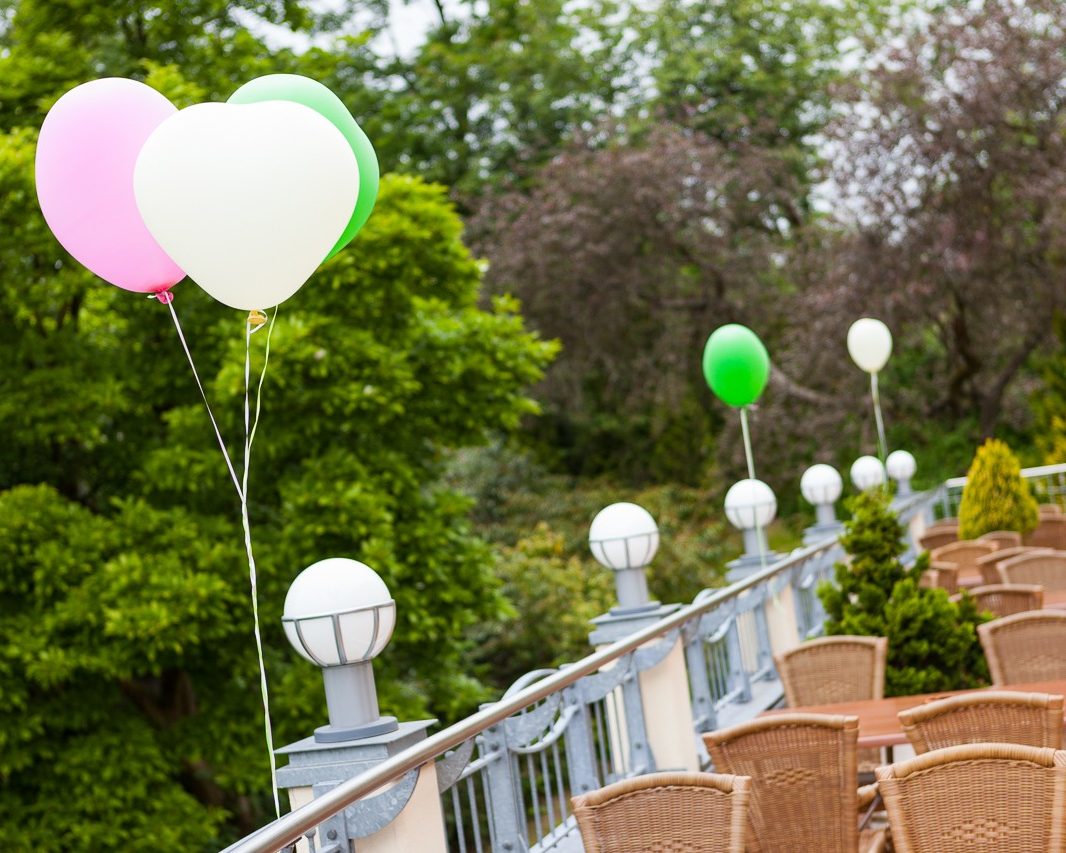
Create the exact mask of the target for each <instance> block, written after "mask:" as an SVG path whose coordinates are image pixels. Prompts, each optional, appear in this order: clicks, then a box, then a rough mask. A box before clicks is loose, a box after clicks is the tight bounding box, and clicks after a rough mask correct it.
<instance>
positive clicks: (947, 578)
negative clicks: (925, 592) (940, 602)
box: [919, 563, 959, 595]
mask: <svg viewBox="0 0 1066 853" xmlns="http://www.w3.org/2000/svg"><path fill="white" fill-rule="evenodd" d="M919 585H920V586H925V587H934V588H936V589H945V590H947V593H948V595H954V594H955V593H956V592H958V591H959V567H958V566H956V565H955V564H954V563H933V564H931V565H930V567H929V568H928V569H927V570H926V571H924V572H922V577H921V580H920V581H919Z"/></svg>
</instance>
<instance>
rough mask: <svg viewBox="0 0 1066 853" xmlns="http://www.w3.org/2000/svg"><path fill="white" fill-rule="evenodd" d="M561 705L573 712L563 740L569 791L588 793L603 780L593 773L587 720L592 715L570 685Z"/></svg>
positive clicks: (593, 752) (593, 747) (593, 748)
mask: <svg viewBox="0 0 1066 853" xmlns="http://www.w3.org/2000/svg"><path fill="white" fill-rule="evenodd" d="M563 703H564V705H565V706H566V707H569V708H572V709H573V711H574V718H573V719H572V720H571V721H570V725H569V726H568V727H567V729H566V735H565V737H564V739H563V746H564V749H565V750H566V772H567V774H568V776H569V777H570V792H571V793H572V794H587V793H588V792H589V791H595V790H596V789H597V788H599V787H600V785H601V782H600V779H601V778H602V777H601V776H600V775H599V774H598V773H597V772H596V745H595V743H594V740H595V738H594V736H593V733H592V720H591V719H590V717H591V716H592V715H591V714H590V713H589V709H588V705H586V704H585V703H584V702H582V701H581V698H580V696H579V695H578V690H577V687H575V686H573V685H571V686H570V687H567V688H565V689H564V690H563Z"/></svg>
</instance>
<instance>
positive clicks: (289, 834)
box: [223, 492, 932, 853]
mask: <svg viewBox="0 0 1066 853" xmlns="http://www.w3.org/2000/svg"><path fill="white" fill-rule="evenodd" d="M931 494H932V493H927V492H919V493H916V494H914V495H913V496H910V497H909V498H908V499H907V500H904V501H902V502H901V503H900V504H899V505H897V506H896V510H897V512H899V513H900V514H901V515H902V513H903V512H904V511H906V510H909V509H912V508H914V507H915V506H918V505H920V504H923V503H925V502H926V501H927V500H928V499H929V497H930V495H931ZM836 544H837V542H836V540H835V539H827V540H825V541H823V542H818V543H816V544H814V545H808V546H806V547H803V548H798V549H796V550H795V551H793V552H792V553H791V554H789V555H787V556H786V557H784V558H783V559H781V560H778V561H777V562H775V563H771V564H770V565H768V566H767V567H766V568H764V569H761V570H760V571H757V572H755V573H754V574H752V575H750V576H749V577H746V578H744V579H742V580H739V581H737V582H736V583H733V584H730V585H729V586H727V587H721V588H720V589H715V590H711V591H710V592H709V594H707V593H708V590H703V591H701V593H700V594H699V595H697V596H696V600H695V601H694V602H693V603H692V604H689V605H687V606H685V607H682V608H681V609H680V610H676V611H674V612H673V613H671V614H669V615H668V616H665V617H664V618H662V619H661V620H659V621H658V622H656V623H655V624H654V625H650V626H648V627H647V628H645V629H643V630H641V631H637V632H636V633H634V634H631V635H630V636H628V637H625V638H623V639H621V640H618V641H617V642H615V643H612V644H611V645H609V646H606V647H604V648H602V649H600V650H599V651H597V652H594V653H592V654H591V655H589V656H588V657H585V658H582V659H581V660H579V661H576V662H574V663H572V664H568V665H567V666H565V667H563V668H561V669H559V670H558V671H556V672H554V673H552V674H550V675H548V676H546V677H544V678H541V679H539V680H537V681H534V682H533V683H532V684H530V685H528V686H526V687H524V688H522V689H521V690H518V691H517V692H515V693H513V694H512V695H511V696H505V697H504V698H502V699H500V700H499V701H498V702H494V703H492V704H490V705H486V706H484V707H483V708H482V709H481V710H480V711H477V712H476V713H474V714H471V715H470V716H469V717H467V718H466V719H463V720H460V721H459V722H457V723H454V724H453V725H451V726H448V727H447V728H445V729H442V730H441V731H439V732H437V733H436V734H433V735H430V736H429V737H427V738H426V739H425V740H423V741H421V742H420V743H417V744H415V745H413V746H411V747H409V748H407V749H405V750H403V751H402V752H399V753H397V754H396V755H394V756H392V757H391V758H388V759H386V760H385V761H383V762H381V763H380V764H378V765H377V766H375V767H373V768H371V769H370V770H367V771H366V772H364V773H361V774H359V775H358V776H354V777H352V778H351V779H348V780H346V781H345V782H342V783H341V784H340V785H338V786H337V787H335V788H333V789H332V790H330V791H328V792H327V793H325V794H322V795H321V796H319V797H316V798H315V799H313V800H312V801H311V802H309V803H307V804H306V805H304V806H301V807H300V808H298V809H296V810H295V811H292V812H289V813H288V814H286V815H283V816H282V817H281V818H279V819H278V820H275V821H274V822H273V823H270V824H268V825H267V826H264V827H263V828H262V829H260V830H259V831H258V832H255V833H253V834H252V835H250V836H248V837H247V838H244V839H242V840H240V841H238V842H236V843H235V844H232V845H230V846H229V847H227V848H226V849H225V850H224V851H223V853H276V851H277V850H279V849H281V848H283V847H285V846H286V845H288V844H292V843H293V842H295V841H296V840H298V839H299V838H301V837H302V836H304V835H305V834H306V833H307V832H309V831H311V830H312V829H314V828H315V827H316V826H318V825H319V824H320V823H322V822H323V821H325V820H328V819H329V818H330V817H332V816H333V815H334V814H336V813H337V812H339V811H341V810H342V809H344V808H347V807H348V806H350V805H351V804H352V803H354V802H356V801H357V800H359V799H361V798H363V797H365V796H366V795H367V794H370V793H373V792H374V791H376V790H377V789H378V788H381V787H382V786H384V785H387V784H388V783H390V782H392V781H393V780H395V779H397V778H399V777H401V776H403V775H404V774H405V773H407V772H409V771H411V770H414V769H415V768H418V767H421V766H422V765H423V764H426V763H427V762H430V761H433V760H434V759H435V758H436V757H437V756H439V755H442V754H443V753H445V752H447V751H448V750H450V749H454V748H455V747H457V746H459V745H460V744H461V743H463V742H464V741H466V740H468V739H469V738H471V737H473V736H474V735H477V734H480V733H481V732H483V731H485V730H486V729H488V728H490V727H492V726H494V725H496V724H497V723H500V722H503V721H504V720H506V719H507V718H508V717H510V716H512V715H514V714H517V713H518V712H519V711H522V710H523V709H525V708H527V707H528V706H529V705H532V704H533V703H535V702H539V701H540V700H541V699H544V698H546V697H547V696H550V695H552V694H553V693H557V692H558V691H560V690H562V689H563V688H566V687H569V686H570V685H572V684H574V683H576V682H577V681H578V680H580V679H581V678H584V677H585V676H586V675H590V674H592V673H594V672H597V671H598V670H600V669H602V668H603V667H604V666H606V665H607V664H610V663H612V662H614V661H617V660H618V659H619V658H621V657H622V656H623V655H626V654H628V653H629V652H632V651H634V650H635V649H638V648H640V647H641V646H643V645H644V644H646V643H648V642H650V641H652V640H655V639H657V638H658V637H661V636H662V635H663V634H666V633H669V632H670V631H673V630H675V629H679V628H681V627H682V626H683V625H684V624H685V623H686V622H689V621H690V620H692V619H697V618H699V617H700V616H703V615H704V614H705V613H707V612H708V611H710V610H713V609H714V608H715V607H717V606H718V605H720V604H722V603H723V602H725V601H729V600H730V599H733V598H736V597H737V596H739V595H741V594H742V593H744V592H747V591H748V590H749V589H752V588H754V587H757V586H759V585H760V584H762V583H763V582H764V581H766V580H768V579H770V578H772V577H774V576H775V575H777V574H779V573H780V572H783V571H786V570H788V569H791V568H792V567H793V566H794V565H796V564H798V563H802V562H804V561H805V560H807V559H809V558H810V557H812V556H814V555H815V554H820V553H822V552H824V551H826V550H828V549H830V548H833V547H835V546H836Z"/></svg>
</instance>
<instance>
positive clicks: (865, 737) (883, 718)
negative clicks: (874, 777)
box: [759, 679, 1066, 747]
mask: <svg viewBox="0 0 1066 853" xmlns="http://www.w3.org/2000/svg"><path fill="white" fill-rule="evenodd" d="M985 690H1017V691H1020V692H1022V693H1055V694H1058V695H1060V696H1066V679H1062V680H1060V681H1040V682H1036V683H1034V684H1012V685H1009V686H1007V687H982V688H979V689H977V690H955V691H950V692H945V693H927V694H921V695H918V696H894V697H892V698H891V699H867V700H865V701H862V702H841V703H839V704H836V705H807V706H804V707H802V708H775V709H774V710H772V711H764V712H763V713H762V714H760V715H759V716H760V717H766V716H772V715H777V714H844V715H846V716H856V717H858V718H859V746H860V747H879V746H898V745H899V744H903V743H906V742H907V737H906V735H904V734H903V727H902V726H901V725H900V722H899V717H898V716H897V714H899V712H900V711H905V710H906V709H907V708H913V707H915V706H916V705H923V704H925V703H926V702H931V701H933V700H934V699H943V698H945V697H947V696H961V695H963V694H966V693H981V692H983V691H985Z"/></svg>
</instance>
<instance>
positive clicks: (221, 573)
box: [0, 132, 556, 850]
mask: <svg viewBox="0 0 1066 853" xmlns="http://www.w3.org/2000/svg"><path fill="white" fill-rule="evenodd" d="M32 146H33V137H32V135H31V134H29V133H25V132H16V133H12V134H8V135H6V136H2V137H0V188H2V189H4V190H6V191H5V192H4V194H3V197H2V199H0V205H2V206H3V207H2V211H3V213H5V214H7V215H8V216H9V218H10V221H12V222H13V223H19V226H18V227H19V229H20V230H19V233H18V235H17V236H18V238H19V243H13V242H11V241H3V243H2V244H0V269H2V270H3V271H4V272H5V274H4V276H3V279H2V280H3V281H4V286H3V287H0V307H2V308H3V310H5V312H6V315H7V316H8V317H10V318H11V323H10V324H9V327H8V328H9V331H8V334H6V335H5V336H4V337H3V339H2V340H0V355H2V356H3V359H4V360H3V364H5V366H6V368H5V370H3V371H0V422H2V423H3V427H4V432H5V435H8V436H9V439H8V440H7V441H6V442H5V445H4V448H3V449H2V450H0V540H2V541H0V556H2V558H3V564H4V567H3V568H2V569H0V589H3V592H4V595H3V597H2V598H0V608H2V615H3V618H2V619H0V649H2V650H3V651H2V653H0V668H2V673H0V677H2V679H3V682H4V689H3V691H0V730H2V732H3V735H2V740H0V745H2V746H3V750H2V751H3V753H4V755H3V756H2V757H0V831H2V832H3V834H4V836H5V837H6V838H8V839H9V841H10V843H12V844H14V846H15V847H17V848H19V849H32V848H33V847H34V846H42V847H44V848H46V849H47V848H48V847H49V845H50V844H52V843H54V842H55V839H56V838H59V839H61V842H62V846H63V847H64V848H65V849H71V850H93V849H100V848H101V847H103V846H105V845H113V844H115V843H119V844H124V845H129V846H151V845H163V846H165V847H166V848H167V849H182V850H203V849H218V847H219V846H221V845H222V844H223V843H224V842H225V841H226V839H228V838H232V837H233V835H235V834H236V833H238V832H242V833H243V832H247V831H248V830H250V829H251V828H253V827H254V826H255V825H256V824H257V823H259V822H260V821H261V819H262V817H263V815H264V812H265V810H266V807H267V803H268V795H267V790H268V779H269V777H268V774H267V766H266V757H265V755H264V745H263V739H262V728H261V709H260V708H259V695H258V687H257V672H256V662H255V652H254V643H253V641H252V635H251V613H250V603H249V598H248V595H249V588H248V573H247V568H246V565H245V559H244V553H243V540H242V537H241V532H240V526H239V517H238V513H237V506H236V502H235V501H234V498H233V495H232V492H231V490H230V483H229V480H228V478H227V476H226V473H225V468H224V465H223V463H222V460H221V459H220V457H219V452H218V448H217V446H216V445H215V439H214V435H213V433H212V431H211V428H210V426H209V423H208V421H207V419H206V417H205V414H204V412H203V408H202V404H201V403H200V401H199V398H198V394H197V392H196V389H195V385H194V384H193V383H192V379H191V377H190V376H189V375H188V370H187V366H186V365H185V364H184V360H183V356H182V353H181V349H180V347H179V346H178V344H177V341H176V340H175V337H174V330H173V328H171V326H170V319H169V317H168V314H167V312H166V311H165V310H163V309H162V308H161V306H159V304H158V303H156V302H150V301H148V300H145V299H143V298H137V297H135V296H132V295H130V294H128V293H125V292H121V291H118V290H117V289H115V288H111V287H108V286H106V285H104V284H102V283H100V282H98V281H95V280H93V279H92V278H91V276H89V275H88V274H86V273H85V272H84V271H83V270H81V269H80V268H79V267H78V266H77V265H74V264H73V263H71V262H70V260H69V258H67V257H66V256H65V255H63V254H62V253H61V252H60V251H59V249H58V247H57V246H56V245H55V243H54V242H53V241H52V240H51V238H50V237H49V235H48V233H47V231H46V230H45V228H44V225H43V223H42V222H41V221H40V215H39V213H38V212H37V211H36V207H35V201H34V197H33V192H32V184H31V182H30V172H29V164H30V162H31V161H32ZM480 280H481V267H480V265H479V264H478V263H477V262H476V260H475V259H474V258H472V257H471V255H470V253H469V252H468V251H467V249H466V248H465V247H464V246H463V244H462V241H461V223H460V221H459V219H458V217H457V216H456V215H455V213H454V211H453V210H452V209H451V207H450V205H449V204H448V202H447V200H446V197H445V192H444V189H443V188H441V187H439V186H431V185H427V184H425V183H423V182H421V181H418V180H416V179H413V178H404V177H396V176H386V177H385V178H384V179H383V181H382V189H381V194H380V198H379V202H378V208H377V210H376V211H375V214H374V216H373V217H372V218H371V219H370V221H369V223H368V224H367V226H366V227H365V229H364V231H363V232H362V233H361V234H360V236H359V237H358V238H357V240H356V241H355V243H354V244H353V245H352V246H351V247H349V248H348V249H347V250H345V251H344V252H342V253H341V254H340V255H338V256H337V257H336V258H335V259H333V260H332V261H331V262H330V263H329V264H327V265H326V266H325V267H324V268H323V269H322V270H321V271H320V272H319V273H318V274H317V275H316V276H315V277H314V278H313V280H312V281H310V282H309V283H308V284H307V285H306V286H305V287H304V288H303V290H302V291H301V292H300V293H299V294H298V295H297V296H296V297H294V298H293V299H291V300H289V301H288V302H286V303H285V304H284V305H283V306H282V307H281V309H280V313H279V316H278V319H277V323H276V327H275V331H274V335H273V338H272V342H271V346H272V356H271V361H270V370H269V374H268V376H267V380H266V385H265V391H264V395H265V396H264V408H263V420H262V422H261V424H260V430H259V433H258V436H257V440H256V445H255V458H254V460H253V465H252V480H251V488H250V498H251V514H252V523H253V530H254V536H255V542H256V549H257V563H258V567H259V596H260V599H259V600H260V606H261V611H260V612H261V618H262V625H263V634H264V640H265V643H266V661H267V672H268V676H269V678H270V683H271V695H272V707H273V711H274V716H275V729H276V733H277V738H278V740H279V742H282V743H283V742H287V741H290V740H294V739H296V738H299V737H304V736H306V734H307V732H308V731H309V730H310V729H311V728H312V727H313V726H314V725H317V724H320V723H321V722H322V720H323V719H324V717H325V709H324V700H323V695H322V688H321V677H320V675H319V673H318V671H317V670H316V668H315V667H313V666H311V665H310V664H307V663H305V662H304V661H302V660H300V659H299V658H297V657H296V656H295V654H294V653H293V652H292V651H291V649H289V648H288V644H287V642H286V641H285V639H284V637H283V634H282V631H281V629H280V623H279V619H280V612H281V607H282V603H283V601H284V596H285V591H286V588H287V586H288V584H289V583H290V582H291V580H292V578H293V577H294V576H295V575H296V574H297V573H298V572H299V571H300V570H301V569H302V568H303V567H305V566H306V565H309V564H310V563H312V562H314V561H316V560H318V559H321V558H323V557H326V556H332V555H346V556H351V557H354V558H357V559H361V560H363V561H365V562H367V563H368V564H369V565H371V566H373V567H374V568H375V569H377V570H378V571H379V572H380V573H381V575H382V576H383V577H384V579H385V581H386V583H387V584H388V585H389V587H390V589H391V590H392V592H393V595H394V597H395V599H396V601H397V605H398V625H397V629H396V633H395V637H394V640H393V642H392V643H391V644H390V646H389V648H388V649H387V650H386V652H385V653H384V654H383V655H382V656H381V658H379V660H378V663H377V667H376V668H377V671H378V679H379V680H378V683H379V686H380V699H381V704H382V707H383V708H384V709H385V710H386V711H387V712H389V713H395V714H397V715H398V716H401V717H404V718H407V719H411V718H416V717H425V716H428V715H434V714H436V715H440V716H451V717H454V716H456V715H458V714H460V713H462V712H465V711H467V710H469V708H470V707H471V706H472V705H474V704H476V702H478V701H481V700H483V699H484V698H486V696H487V692H486V688H485V686H484V685H483V684H481V683H479V682H478V681H477V680H476V679H475V678H474V675H473V673H472V671H471V668H470V667H468V666H467V665H466V660H467V658H468V656H469V652H470V639H469V633H470V632H471V631H472V630H473V629H474V628H475V626H479V625H483V624H485V623H490V622H493V621H494V620H496V619H498V618H499V617H501V616H502V615H503V614H504V613H506V612H510V611H509V610H508V605H507V603H506V602H505V600H504V599H503V598H502V596H501V594H500V585H499V582H498V581H497V580H496V578H495V575H494V573H493V554H492V551H491V550H490V548H489V547H488V545H487V544H486V543H485V542H483V541H481V540H480V539H479V538H478V537H477V536H476V535H475V534H474V533H473V531H472V529H471V526H470V523H469V521H468V519H467V514H468V511H469V508H470V501H469V500H468V499H467V498H465V497H463V496H462V495H459V494H457V493H456V492H454V491H452V490H449V489H448V488H446V487H444V486H442V485H441V484H440V474H441V470H442V465H443V463H444V460H445V457H446V452H448V451H449V450H450V449H451V448H457V447H463V446H466V445H476V444H479V443H482V442H484V441H486V440H488V438H489V437H490V436H495V435H497V434H500V433H506V432H507V431H510V430H514V429H515V428H516V427H517V425H518V424H519V422H520V421H521V420H522V419H523V418H524V417H525V416H527V415H530V414H532V413H534V412H535V411H536V406H535V404H534V403H533V402H532V401H531V400H530V399H529V398H528V397H526V395H525V393H524V391H523V388H524V387H525V386H528V385H530V384H532V383H534V382H536V381H537V380H538V379H539V378H540V376H541V373H542V371H543V368H544V367H545V366H546V364H547V363H548V362H549V361H550V359H551V358H552V356H553V355H554V353H555V350H556V348H555V346H554V345H553V344H550V343H546V342H543V341H540V340H538V339H537V338H536V337H534V336H532V335H530V334H529V333H528V332H527V331H526V330H525V328H524V326H523V323H522V319H521V317H520V315H519V314H518V306H517V305H516V304H515V303H514V301H513V300H510V299H507V298H505V297H501V298H499V299H497V300H495V301H494V302H493V303H492V304H491V305H490V306H488V307H485V308H482V307H479V305H478V293H479V288H480ZM176 294H177V295H176V301H175V306H176V307H177V310H178V312H179V314H180V315H181V317H182V321H183V325H184V327H185V331H186V334H187V336H188V338H189V341H190V345H191V347H192V349H193V352H194V354H195V357H196V359H197V362H198V364H199V367H200V369H201V373H202V375H203V376H204V378H205V381H206V384H207V388H208V394H209V396H210V397H211V399H212V402H213V404H214V408H215V411H216V414H217V415H218V417H219V421H220V425H221V428H222V430H223V434H224V435H225V436H227V437H228V438H229V439H230V441H231V446H234V445H233V439H234V438H235V437H237V436H240V435H241V430H242V424H241V395H242V394H243V368H242V362H243V357H244V352H243V349H244V342H243V335H242V329H243V325H244V318H243V317H241V316H240V315H239V314H238V313H237V312H231V311H229V310H227V309H225V308H224V307H222V306H219V305H217V304H214V303H211V302H210V300H208V299H207V297H206V296H205V295H204V294H203V293H202V292H200V291H198V290H197V289H196V288H195V287H194V286H193V285H192V284H189V283H185V284H182V285H181V286H180V287H179V288H177V290H176ZM265 338H266V335H265V333H260V334H257V335H256V336H254V337H253V339H252V343H253V352H252V356H253V369H254V370H258V369H259V368H260V367H261V366H262V360H263V349H264V343H265ZM38 483H50V484H51V486H48V487H45V486H38V485H35V484H38ZM20 484H22V485H20ZM116 815H121V817H115V816H116ZM45 817H47V819H45ZM45 830H47V831H48V832H49V833H50V835H49V836H48V837H47V838H46V837H43V836H41V835H39V834H38V833H43V832H44V831H45ZM49 839H51V840H49Z"/></svg>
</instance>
